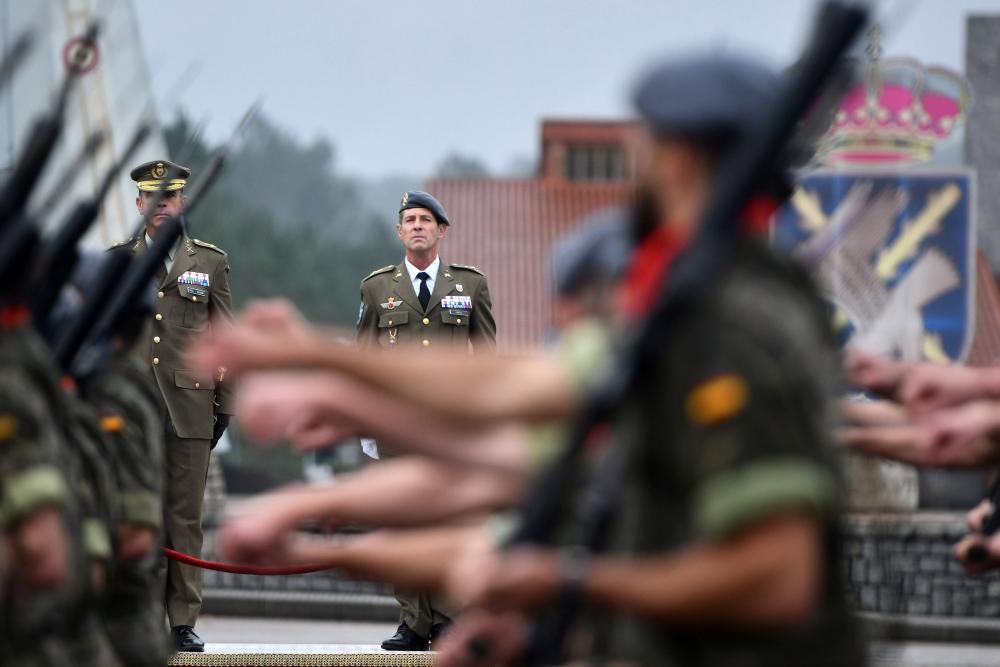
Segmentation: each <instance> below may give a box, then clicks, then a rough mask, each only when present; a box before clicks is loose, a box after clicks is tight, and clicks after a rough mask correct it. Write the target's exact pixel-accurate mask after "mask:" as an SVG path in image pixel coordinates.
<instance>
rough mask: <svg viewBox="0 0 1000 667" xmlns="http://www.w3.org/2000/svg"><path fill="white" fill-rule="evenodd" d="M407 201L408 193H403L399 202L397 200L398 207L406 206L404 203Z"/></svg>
mask: <svg viewBox="0 0 1000 667" xmlns="http://www.w3.org/2000/svg"><path fill="white" fill-rule="evenodd" d="M408 201H410V193H409V192H404V193H403V198H402V199H401V200H399V207H400V208H403V207H404V206H406V202H408Z"/></svg>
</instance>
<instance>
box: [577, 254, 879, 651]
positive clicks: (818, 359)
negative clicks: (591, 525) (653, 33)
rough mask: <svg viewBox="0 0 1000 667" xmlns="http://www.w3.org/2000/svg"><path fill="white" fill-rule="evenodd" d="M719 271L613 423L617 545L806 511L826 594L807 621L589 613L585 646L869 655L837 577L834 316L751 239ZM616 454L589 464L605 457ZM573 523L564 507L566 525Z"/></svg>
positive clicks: (678, 538) (668, 545) (655, 544)
mask: <svg viewBox="0 0 1000 667" xmlns="http://www.w3.org/2000/svg"><path fill="white" fill-rule="evenodd" d="M711 281H712V283H711V285H710V287H708V289H707V292H706V293H705V295H704V297H703V299H702V300H701V301H699V303H698V304H697V305H694V306H692V307H690V308H686V309H685V310H684V311H682V312H680V313H679V315H678V316H677V317H676V318H675V319H673V320H672V321H671V322H669V326H668V327H665V329H664V331H663V332H662V336H661V339H662V343H661V345H660V346H659V347H658V350H659V354H658V355H657V358H655V359H652V360H650V361H649V363H647V364H646V366H645V367H644V368H643V370H642V371H641V372H640V377H639V378H638V379H637V381H635V382H634V383H633V385H632V387H631V388H630V392H629V394H628V396H627V397H626V399H625V400H624V401H623V402H622V405H621V407H620V409H619V412H618V414H617V416H616V418H615V419H613V421H612V430H613V437H614V438H615V440H616V447H624V450H619V451H623V452H624V455H625V459H626V462H627V463H626V469H627V471H628V472H627V481H626V483H625V484H623V485H622V492H621V497H620V498H619V499H618V500H619V502H620V504H619V506H618V507H617V510H616V514H615V520H614V521H613V528H612V529H611V531H610V532H611V534H610V536H609V538H610V539H609V542H608V543H609V545H610V548H609V551H610V552H612V553H614V554H617V555H627V556H649V555H653V554H669V553H672V552H676V551H681V550H684V549H685V548H688V547H692V546H695V545H698V544H705V543H712V542H719V541H723V540H726V539H728V538H729V537H731V536H733V535H735V534H737V533H739V532H740V531H743V530H746V529H748V528H752V527H753V526H754V525H755V524H758V523H760V522H763V521H767V520H768V519H770V518H772V517H774V516H776V515H780V514H783V513H789V512H807V513H810V514H812V515H813V516H814V517H815V519H816V521H817V523H818V524H819V525H820V526H821V533H822V535H823V539H824V549H825V551H824V553H823V556H822V557H823V560H824V563H823V568H824V581H823V585H822V593H821V600H820V602H819V603H818V606H817V608H816V609H814V610H813V612H812V614H811V615H810V616H809V617H807V618H805V619H803V621H802V623H801V624H799V625H795V626H792V627H789V628H787V629H784V630H771V631H763V630H762V631H759V632H753V633H728V632H725V631H722V630H714V631H698V630H685V629H683V628H678V627H671V626H669V625H668V624H662V623H659V622H657V621H655V620H653V619H650V618H645V617H641V616H631V615H628V614H625V613H621V612H614V611H611V610H601V609H594V610H593V616H592V617H591V618H590V619H589V621H588V622H587V623H585V627H583V628H580V630H581V631H580V633H579V635H578V637H577V638H578V639H585V640H589V641H590V642H591V644H592V645H591V649H590V651H589V653H590V654H591V655H592V656H594V657H597V658H601V659H609V660H618V661H621V662H622V664H629V665H631V664H636V665H663V666H671V665H678V666H680V665H683V666H685V667H688V666H713V667H714V666H719V667H723V666H727V667H728V666H733V667H737V666H738V667H765V666H767V667H776V666H781V665H787V666H789V667H792V666H800V665H828V666H834V665H837V666H844V667H846V666H847V665H862V664H864V662H865V655H864V648H863V644H862V642H861V638H860V635H859V633H858V630H857V628H856V627H855V624H854V623H853V621H852V618H851V614H850V612H849V610H848V607H847V603H846V600H845V596H844V584H843V582H842V580H841V562H842V561H841V558H842V554H841V537H840V533H839V525H838V516H839V511H840V499H841V495H842V484H841V477H840V471H839V469H838V465H837V461H836V454H835V448H834V447H833V444H832V442H831V432H832V428H831V427H832V420H831V406H832V403H831V399H832V392H833V382H834V380H835V378H836V377H837V375H838V372H837V363H836V362H837V360H836V354H835V351H834V347H833V337H832V335H831V334H830V333H829V330H828V323H829V319H828V316H827V311H826V309H825V307H824V306H823V304H822V302H821V300H820V298H819V296H818V292H817V291H816V290H815V289H814V288H813V286H812V281H811V280H810V278H809V276H808V275H807V273H806V272H805V271H804V270H802V269H800V268H799V267H798V266H796V265H794V264H792V263H791V262H790V261H788V260H785V259H784V258H781V257H779V256H777V255H775V254H773V253H772V252H771V251H770V250H769V249H767V248H764V247H762V246H759V245H758V244H757V243H755V242H749V241H748V242H745V243H741V244H740V246H739V247H738V248H736V249H734V251H733V256H732V261H731V263H730V264H729V265H728V266H727V267H726V268H725V270H724V271H723V272H722V274H721V275H717V276H714V277H712V278H711ZM609 455H611V454H610V452H605V453H604V455H603V456H601V457H598V458H597V459H595V460H591V461H590V462H589V464H590V468H591V469H592V470H600V469H603V468H605V467H607V465H606V462H605V460H604V457H606V456H609ZM567 507H569V508H570V509H569V510H567V511H572V507H573V504H572V503H569V504H568V505H567ZM574 523H575V519H573V518H572V517H571V516H567V517H565V518H564V520H563V522H561V524H560V526H561V527H563V528H565V527H566V526H568V525H572V524H574ZM572 532H573V531H572V530H570V531H564V532H563V534H564V537H565V538H566V539H569V540H572V539H574V538H573V537H572Z"/></svg>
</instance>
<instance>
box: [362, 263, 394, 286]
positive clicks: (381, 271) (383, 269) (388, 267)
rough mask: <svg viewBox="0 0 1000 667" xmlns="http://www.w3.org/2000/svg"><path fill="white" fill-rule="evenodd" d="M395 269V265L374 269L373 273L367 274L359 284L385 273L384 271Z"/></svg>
mask: <svg viewBox="0 0 1000 667" xmlns="http://www.w3.org/2000/svg"><path fill="white" fill-rule="evenodd" d="M395 268H396V265H395V264H390V265H389V266H383V267H382V268H381V269H375V270H374V271H372V272H371V273H369V274H368V275H367V276H365V277H364V278H362V280H361V282H364V281H366V280H368V279H369V278H371V277H372V276H377V275H378V274H380V273H385V272H386V271H392V270H393V269H395Z"/></svg>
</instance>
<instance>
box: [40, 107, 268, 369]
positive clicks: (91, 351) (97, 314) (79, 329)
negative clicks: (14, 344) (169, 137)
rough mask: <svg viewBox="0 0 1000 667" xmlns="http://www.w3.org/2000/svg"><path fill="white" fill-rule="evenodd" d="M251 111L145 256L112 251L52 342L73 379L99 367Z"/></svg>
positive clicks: (205, 169)
mask: <svg viewBox="0 0 1000 667" xmlns="http://www.w3.org/2000/svg"><path fill="white" fill-rule="evenodd" d="M256 112H257V105H256V104H255V105H254V106H252V107H251V108H250V109H249V110H248V111H247V112H246V114H244V116H243V119H242V120H241V121H240V124H239V125H238V126H237V127H236V129H235V130H234V131H233V135H232V137H230V140H229V141H228V142H226V143H225V144H223V145H222V146H220V147H219V148H217V149H216V150H215V151H214V152H213V154H212V156H211V158H210V159H209V161H208V163H207V164H206V165H205V167H204V169H203V171H202V175H201V177H200V178H199V179H198V181H197V183H196V184H195V186H194V187H193V188H192V191H191V194H190V195H189V196H188V200H187V204H186V205H185V210H184V212H183V213H182V215H181V216H176V217H173V218H171V219H170V220H167V222H165V223H164V224H163V225H162V226H161V227H160V228H159V229H157V231H156V238H154V239H153V244H152V245H151V246H150V247H149V248H148V249H147V250H146V252H144V253H142V254H141V255H140V256H138V257H136V258H135V260H134V261H132V262H131V263H130V262H129V260H130V259H131V258H130V256H129V255H128V254H127V253H124V252H121V253H111V255H110V257H109V258H108V260H107V261H106V262H105V265H104V266H103V267H102V270H101V275H100V276H99V277H98V289H95V290H93V292H92V294H91V295H90V297H88V299H87V300H86V301H85V302H84V305H83V308H82V310H81V312H80V314H79V315H78V316H77V317H76V319H75V320H74V321H73V323H72V324H71V325H70V327H69V329H68V330H67V331H66V332H65V334H64V335H63V336H62V337H60V339H59V340H58V341H57V343H56V346H55V349H54V353H55V357H56V361H57V363H59V365H60V366H61V367H62V368H64V369H66V370H67V371H69V372H70V374H71V375H72V376H73V377H75V378H77V379H84V378H86V377H89V376H90V375H91V374H92V373H93V372H94V371H95V370H97V369H99V368H101V367H102V366H103V364H104V361H105V359H106V358H107V356H108V344H109V342H110V340H111V337H112V335H113V333H114V332H115V331H116V330H117V328H118V326H119V324H120V322H121V321H122V320H123V318H124V316H125V313H126V312H127V310H128V306H129V304H131V303H133V302H134V301H135V300H136V299H138V298H140V296H141V295H142V292H143V291H144V290H146V289H149V286H150V283H151V282H152V280H153V276H154V275H155V274H156V270H157V268H158V267H159V266H160V264H162V263H163V260H164V258H165V257H166V256H167V254H168V253H169V251H170V249H172V248H173V247H174V246H175V245H176V244H177V240H178V239H179V238H180V236H181V234H182V233H183V232H184V229H185V220H186V219H187V218H188V217H189V216H190V215H191V213H192V212H193V211H194V210H195V209H196V208H197V205H198V204H199V203H200V202H201V201H202V200H203V199H204V197H205V195H206V194H207V193H208V191H209V190H210V189H211V187H212V185H213V184H214V183H215V180H216V178H217V177H218V175H219V173H220V172H221V170H222V167H223V165H224V163H225V159H226V156H227V155H228V152H229V147H230V144H231V143H232V142H233V141H234V140H235V138H236V136H238V134H239V133H240V132H241V131H242V130H243V128H245V127H246V125H247V124H248V123H249V121H250V119H251V118H252V117H253V116H254V115H255V114H256ZM169 178H170V175H169V174H168V175H167V177H165V178H164V183H166V182H167V181H168V180H169ZM161 194H162V188H161ZM153 211H155V208H150V209H149V210H147V213H148V214H151V213H152V212H153ZM119 257H121V258H124V266H127V271H125V272H124V274H123V273H122V272H121V271H120V270H119V261H121V260H118V259H117V258H119ZM116 282H117V283H119V286H118V288H117V290H115V291H114V296H113V297H112V299H111V301H110V303H109V302H108V301H107V297H106V295H107V294H109V293H111V292H110V291H105V290H104V289H102V287H106V286H107V287H110V286H111V285H112V284H114V283H116Z"/></svg>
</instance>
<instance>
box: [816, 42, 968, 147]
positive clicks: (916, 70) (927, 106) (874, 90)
mask: <svg viewBox="0 0 1000 667" xmlns="http://www.w3.org/2000/svg"><path fill="white" fill-rule="evenodd" d="M880 39H881V32H880V30H879V28H878V26H875V27H873V28H872V31H871V33H870V34H869V44H868V48H867V50H866V52H867V56H868V59H867V62H859V63H858V66H859V67H861V68H863V72H864V77H863V82H862V83H860V84H859V85H857V86H855V87H854V88H853V89H851V90H849V91H848V92H847V94H846V95H845V96H844V97H843V99H842V100H841V103H840V106H839V109H838V110H837V113H836V116H835V119H834V122H833V125H832V127H831V128H830V129H829V130H828V131H827V133H826V134H825V135H824V136H823V138H822V139H820V142H819V146H818V152H817V160H818V161H819V162H820V163H822V164H826V165H840V164H845V163H848V164H885V163H896V164H906V163H917V162H923V161H926V160H928V159H930V157H931V155H932V154H933V152H934V148H935V146H936V145H937V144H938V143H939V142H941V141H943V140H945V139H947V138H949V137H950V136H951V135H952V133H953V132H954V130H955V127H956V126H957V125H958V124H959V123H960V122H962V120H963V119H964V117H965V112H966V110H967V108H968V105H969V101H970V88H969V84H968V82H967V81H966V80H965V79H964V78H963V77H962V76H961V75H959V74H958V73H956V72H953V71H951V70H948V69H945V68H943V67H936V66H934V67H925V66H924V65H922V64H920V63H919V62H918V61H917V60H914V59H912V58H902V57H893V58H887V59H885V60H882V59H881V55H882V49H881V46H880V44H879V42H880Z"/></svg>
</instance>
